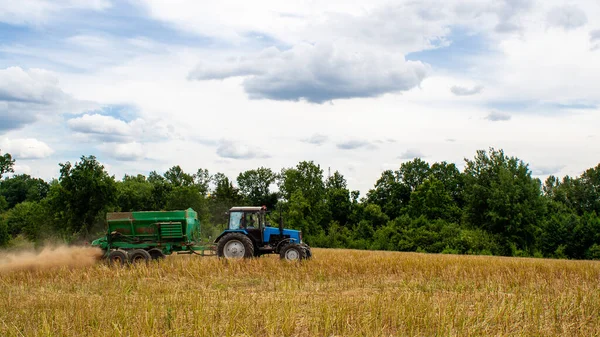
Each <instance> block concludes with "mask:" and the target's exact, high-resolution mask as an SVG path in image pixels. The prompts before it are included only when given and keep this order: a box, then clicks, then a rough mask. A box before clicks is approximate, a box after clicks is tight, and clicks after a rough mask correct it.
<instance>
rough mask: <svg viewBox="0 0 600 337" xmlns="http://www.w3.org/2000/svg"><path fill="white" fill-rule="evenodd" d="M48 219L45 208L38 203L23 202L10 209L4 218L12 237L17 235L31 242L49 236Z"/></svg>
mask: <svg viewBox="0 0 600 337" xmlns="http://www.w3.org/2000/svg"><path fill="white" fill-rule="evenodd" d="M48 222H49V217H48V216H47V212H46V208H45V207H44V206H43V205H42V204H41V203H39V202H29V201H25V202H22V203H20V204H18V205H16V206H15V207H14V208H13V209H11V210H10V211H9V212H8V214H7V218H6V223H7V225H8V231H9V233H10V234H11V235H12V236H16V235H19V234H23V235H25V237H26V238H27V239H29V240H31V241H33V242H38V241H39V240H40V239H41V238H42V236H43V235H47V234H49V233H48V231H49V230H50V227H49V225H50V224H49V223H48Z"/></svg>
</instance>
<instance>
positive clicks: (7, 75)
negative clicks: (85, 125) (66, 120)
mask: <svg viewBox="0 0 600 337" xmlns="http://www.w3.org/2000/svg"><path fill="white" fill-rule="evenodd" d="M91 106H92V105H90V104H87V103H85V102H80V101H77V100H75V99H73V98H72V97H70V96H69V95H67V94H66V93H64V92H63V91H62V90H61V89H60V87H59V86H58V80H57V78H56V77H55V76H54V75H52V74H51V73H49V72H47V71H44V70H41V69H31V70H24V69H22V68H20V67H10V68H6V69H0V132H5V131H9V130H14V129H19V128H22V127H24V126H26V125H28V124H32V123H35V122H36V121H37V120H38V118H40V116H54V115H60V114H63V113H70V112H74V111H80V109H82V108H85V107H91Z"/></svg>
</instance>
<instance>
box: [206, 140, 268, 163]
mask: <svg viewBox="0 0 600 337" xmlns="http://www.w3.org/2000/svg"><path fill="white" fill-rule="evenodd" d="M217 155H218V156H219V157H222V158H231V159H254V158H269V157H270V156H269V155H268V154H266V153H264V152H263V151H262V150H261V149H259V148H251V147H248V146H247V145H244V144H241V143H239V142H234V141H230V140H222V141H220V144H219V146H218V147H217Z"/></svg>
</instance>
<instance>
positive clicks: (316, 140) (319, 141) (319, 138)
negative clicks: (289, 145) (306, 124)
mask: <svg viewBox="0 0 600 337" xmlns="http://www.w3.org/2000/svg"><path fill="white" fill-rule="evenodd" d="M328 140H329V137H327V136H326V135H322V134H319V133H315V134H314V135H312V136H310V137H309V138H306V139H303V140H302V141H303V142H305V143H309V144H315V145H323V144H325V142H327V141H328Z"/></svg>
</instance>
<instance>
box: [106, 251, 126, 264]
mask: <svg viewBox="0 0 600 337" xmlns="http://www.w3.org/2000/svg"><path fill="white" fill-rule="evenodd" d="M125 263H127V252H125V251H123V250H113V251H112V252H110V253H108V264H110V265H111V266H114V265H119V266H123V265H125Z"/></svg>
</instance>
